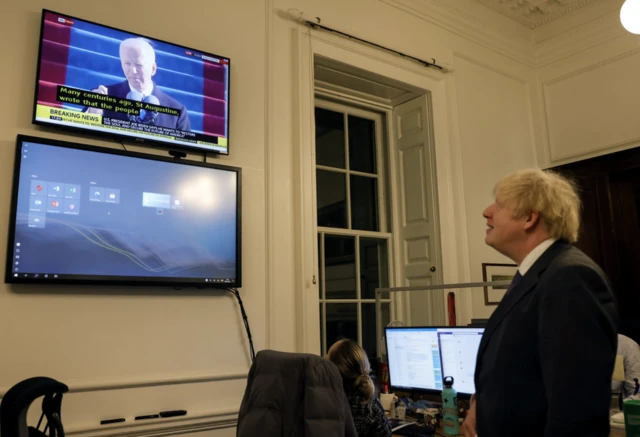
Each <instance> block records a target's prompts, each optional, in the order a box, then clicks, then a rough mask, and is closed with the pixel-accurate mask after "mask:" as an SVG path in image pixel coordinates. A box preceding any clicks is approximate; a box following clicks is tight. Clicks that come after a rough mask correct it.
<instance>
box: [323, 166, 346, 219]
mask: <svg viewBox="0 0 640 437" xmlns="http://www.w3.org/2000/svg"><path fill="white" fill-rule="evenodd" d="M345 178H346V176H345V175H344V174H342V173H336V172H332V171H326V170H317V171H316V201H317V202H318V226H327V227H330V228H343V229H346V228H347V187H346V185H347V183H346V179H345Z"/></svg>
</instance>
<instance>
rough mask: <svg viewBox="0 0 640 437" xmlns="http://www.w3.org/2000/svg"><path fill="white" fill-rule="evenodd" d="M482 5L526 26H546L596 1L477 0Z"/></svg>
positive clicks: (533, 27) (532, 27)
mask: <svg viewBox="0 0 640 437" xmlns="http://www.w3.org/2000/svg"><path fill="white" fill-rule="evenodd" d="M478 1H479V2H480V3H482V4H483V5H486V6H488V7H490V8H491V9H493V10H495V11H498V12H500V13H501V14H503V15H505V16H507V17H509V18H511V19H512V20H515V21H517V22H518V23H520V24H522V25H524V26H527V27H528V28H530V29H535V28H536V27H539V26H542V25H543V24H547V23H549V22H551V21H553V20H555V19H558V18H560V17H563V16H565V15H567V14H569V13H571V12H573V11H576V10H578V9H580V8H582V7H584V6H587V5H588V4H590V3H593V2H595V1H597V0H478Z"/></svg>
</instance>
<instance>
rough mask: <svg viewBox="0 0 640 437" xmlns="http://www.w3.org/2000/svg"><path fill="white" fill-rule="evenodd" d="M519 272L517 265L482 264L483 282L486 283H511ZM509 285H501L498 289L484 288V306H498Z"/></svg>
mask: <svg viewBox="0 0 640 437" xmlns="http://www.w3.org/2000/svg"><path fill="white" fill-rule="evenodd" d="M517 271H518V266H517V265H516V264H492V263H482V280H483V281H484V282H495V281H509V282H511V280H513V277H514V276H515V275H516V272H517ZM508 288H509V286H508V285H500V286H497V287H492V286H485V287H484V304H485V306H491V305H498V304H499V303H500V301H501V300H502V298H503V297H504V295H505V293H506V292H507V289H508Z"/></svg>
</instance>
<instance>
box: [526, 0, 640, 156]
mask: <svg viewBox="0 0 640 437" xmlns="http://www.w3.org/2000/svg"><path fill="white" fill-rule="evenodd" d="M609 3H611V4H610V5H609V9H610V13H609V14H608V15H605V16H603V17H602V18H600V19H599V20H597V21H596V22H595V23H594V22H590V23H587V24H584V25H582V26H579V27H578V28H577V29H576V30H574V31H573V33H576V32H581V33H583V34H585V35H591V38H586V39H585V43H584V45H583V46H582V47H581V46H580V45H577V46H576V49H575V50H574V54H572V55H570V56H565V57H562V58H560V59H556V60H554V61H553V62H550V63H547V64H545V65H543V66H541V68H539V69H538V71H537V75H538V81H539V84H538V89H537V94H538V97H537V98H538V102H539V103H540V109H541V123H540V128H541V132H542V136H541V141H540V142H538V144H537V146H538V148H537V153H538V156H539V159H540V162H541V165H544V166H555V165H559V164H563V163H567V162H571V161H577V160H581V159H585V158H589V157H593V156H598V155H603V154H606V153H612V152H616V151H619V150H623V149H627V148H631V147H637V146H638V145H640V125H638V123H637V117H636V114H637V113H638V110H639V109H640V104H639V103H638V102H640V83H639V82H638V74H637V73H638V71H639V69H640V52H639V51H638V48H639V47H640V37H638V36H637V35H632V34H630V33H628V32H626V31H625V30H624V29H623V28H622V25H621V24H620V21H619V18H618V13H619V8H620V3H621V2H619V1H614V2H609ZM590 39H591V40H593V41H592V42H590ZM589 42H590V43H589ZM566 43H567V41H566V40H563V39H562V38H560V37H555V38H552V39H551V40H550V42H548V43H547V44H549V45H550V47H545V50H551V51H552V50H553V46H556V47H557V46H559V45H561V44H566ZM578 47H580V48H581V50H580V49H578Z"/></svg>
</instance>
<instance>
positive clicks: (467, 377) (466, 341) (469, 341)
mask: <svg viewBox="0 0 640 437" xmlns="http://www.w3.org/2000/svg"><path fill="white" fill-rule="evenodd" d="M483 333H484V328H469V327H388V328H386V329H385V336H386V343H387V358H388V362H389V380H390V385H391V387H392V388H393V389H394V390H405V391H415V392H432V393H435V392H440V391H442V389H443V379H444V377H446V376H452V377H453V378H454V388H455V389H456V390H457V391H458V393H459V394H460V395H463V396H464V395H471V394H473V393H475V384H474V372H475V367H476V357H477V355H478V348H479V347H480V340H481V339H482V334H483Z"/></svg>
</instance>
